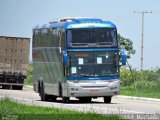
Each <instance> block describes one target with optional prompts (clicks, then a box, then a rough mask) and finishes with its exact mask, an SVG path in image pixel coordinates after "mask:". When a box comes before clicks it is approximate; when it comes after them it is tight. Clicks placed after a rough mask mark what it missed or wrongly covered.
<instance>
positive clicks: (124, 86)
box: [121, 67, 160, 98]
mask: <svg viewBox="0 0 160 120" xmlns="http://www.w3.org/2000/svg"><path fill="white" fill-rule="evenodd" d="M159 91H160V68H156V69H152V70H144V71H143V72H142V71H139V70H136V69H133V70H132V72H130V70H129V69H127V68H124V67H123V68H121V95H129V96H138V97H150V98H160V92H159Z"/></svg>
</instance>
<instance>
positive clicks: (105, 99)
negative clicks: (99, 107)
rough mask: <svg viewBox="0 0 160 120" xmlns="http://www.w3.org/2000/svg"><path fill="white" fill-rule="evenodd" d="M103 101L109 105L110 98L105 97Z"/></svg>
mask: <svg viewBox="0 0 160 120" xmlns="http://www.w3.org/2000/svg"><path fill="white" fill-rule="evenodd" d="M103 99H104V103H111V100H112V97H111V96H106V97H104V98H103Z"/></svg>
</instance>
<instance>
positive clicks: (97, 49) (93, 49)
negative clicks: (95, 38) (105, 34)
mask: <svg viewBox="0 0 160 120" xmlns="http://www.w3.org/2000/svg"><path fill="white" fill-rule="evenodd" d="M102 50H119V48H88V49H84V48H83V49H80V48H79V49H77V48H76V49H75V48H72V49H67V50H66V51H68V52H70V51H102Z"/></svg>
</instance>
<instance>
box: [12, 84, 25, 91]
mask: <svg viewBox="0 0 160 120" xmlns="http://www.w3.org/2000/svg"><path fill="white" fill-rule="evenodd" d="M12 89H13V90H22V89H23V85H21V86H17V85H12Z"/></svg>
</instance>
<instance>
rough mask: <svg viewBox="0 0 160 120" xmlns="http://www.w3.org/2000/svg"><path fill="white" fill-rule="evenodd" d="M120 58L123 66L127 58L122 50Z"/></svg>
mask: <svg viewBox="0 0 160 120" xmlns="http://www.w3.org/2000/svg"><path fill="white" fill-rule="evenodd" d="M121 59H122V65H123V66H125V65H126V62H127V58H126V54H125V52H124V51H121Z"/></svg>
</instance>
